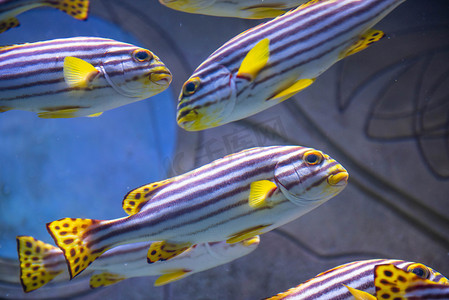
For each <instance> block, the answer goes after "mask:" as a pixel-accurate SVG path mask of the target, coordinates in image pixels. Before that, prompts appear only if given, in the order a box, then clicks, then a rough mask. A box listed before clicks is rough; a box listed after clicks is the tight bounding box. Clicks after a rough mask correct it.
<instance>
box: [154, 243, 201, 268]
mask: <svg viewBox="0 0 449 300" xmlns="http://www.w3.org/2000/svg"><path fill="white" fill-rule="evenodd" d="M191 245H192V244H190V243H186V244H171V243H167V242H165V241H160V242H154V243H152V244H151V245H150V249H148V255H147V261H148V263H149V264H152V263H155V262H157V261H165V260H169V259H171V258H173V257H175V256H177V255H179V254H181V253H183V252H184V251H186V250H187V249H189V248H190V246H191Z"/></svg>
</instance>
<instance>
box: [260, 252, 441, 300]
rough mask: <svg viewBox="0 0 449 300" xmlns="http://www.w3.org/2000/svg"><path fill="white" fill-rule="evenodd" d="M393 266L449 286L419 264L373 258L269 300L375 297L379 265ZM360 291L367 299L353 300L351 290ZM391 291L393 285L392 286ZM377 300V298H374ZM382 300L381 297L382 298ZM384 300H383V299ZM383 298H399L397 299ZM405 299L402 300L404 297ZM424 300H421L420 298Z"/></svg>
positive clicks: (338, 268)
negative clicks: (376, 271)
mask: <svg viewBox="0 0 449 300" xmlns="http://www.w3.org/2000/svg"><path fill="white" fill-rule="evenodd" d="M384 265H390V266H394V267H397V268H399V269H400V270H401V271H407V272H410V273H416V274H420V275H421V276H422V278H425V279H426V280H428V281H430V282H433V283H437V284H439V285H443V286H446V287H449V286H448V285H447V284H449V281H448V279H447V278H446V277H444V276H443V275H442V274H440V273H439V272H437V271H435V270H433V269H432V268H429V267H427V266H425V265H423V264H420V263H414V262H409V261H404V260H396V259H371V260H361V261H355V262H351V263H347V264H343V265H340V266H338V267H335V268H333V269H330V270H328V271H325V272H323V273H320V274H318V275H317V276H315V277H313V278H312V279H309V280H307V281H306V282H304V283H302V284H300V285H298V286H297V287H294V288H291V289H289V290H287V291H285V292H283V293H279V294H278V295H276V296H273V297H271V298H267V299H270V300H280V299H290V300H312V299H314V300H354V299H357V300H362V299H367V300H368V299H372V298H369V297H370V296H371V297H374V296H373V295H375V294H376V285H375V277H376V275H375V270H376V267H377V266H384ZM348 287H349V288H350V289H356V290H357V291H361V292H362V293H363V296H365V297H366V298H357V297H356V298H354V295H353V294H352V293H351V292H350V289H348ZM390 288H391V286H390ZM374 299H375V298H374ZM379 299H381V298H379ZM382 299H383V298H382ZM384 299H396V298H394V297H389V298H384ZM401 299H403V298H401ZM417 299H421V298H417ZM415 300H416V299H415Z"/></svg>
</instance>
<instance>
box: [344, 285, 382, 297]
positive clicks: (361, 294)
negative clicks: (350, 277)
mask: <svg viewBox="0 0 449 300" xmlns="http://www.w3.org/2000/svg"><path fill="white" fill-rule="evenodd" d="M343 285H344V286H345V287H346V288H347V289H348V290H349V292H350V293H351V294H352V296H353V297H354V298H355V300H377V299H376V297H374V296H373V295H371V294H370V293H367V292H364V291H361V290H357V289H355V288H352V287H350V286H347V285H346V284H343Z"/></svg>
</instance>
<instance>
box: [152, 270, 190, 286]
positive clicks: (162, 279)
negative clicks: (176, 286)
mask: <svg viewBox="0 0 449 300" xmlns="http://www.w3.org/2000/svg"><path fill="white" fill-rule="evenodd" d="M189 272H191V271H189V270H178V271H173V272H171V273H167V274H164V275H161V276H159V277H158V278H157V279H156V281H155V282H154V286H161V285H164V284H167V283H170V282H173V281H176V280H179V279H182V278H184V277H186V276H187V274H188V273H189Z"/></svg>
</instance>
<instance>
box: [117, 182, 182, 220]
mask: <svg viewBox="0 0 449 300" xmlns="http://www.w3.org/2000/svg"><path fill="white" fill-rule="evenodd" d="M172 181H173V179H167V180H162V181H158V182H154V183H150V184H147V185H144V186H141V187H139V188H137V189H134V190H132V191H130V192H129V193H128V194H126V196H125V198H124V199H123V202H122V207H123V210H124V211H125V212H126V213H127V214H128V215H134V214H136V213H138V212H139V211H140V210H141V208H142V207H143V206H144V205H145V203H147V202H148V201H149V200H150V199H151V197H152V196H153V195H154V193H156V192H157V191H158V190H159V189H160V188H161V187H163V186H165V185H167V184H169V183H171V182H172Z"/></svg>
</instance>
